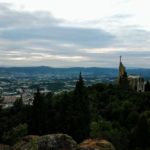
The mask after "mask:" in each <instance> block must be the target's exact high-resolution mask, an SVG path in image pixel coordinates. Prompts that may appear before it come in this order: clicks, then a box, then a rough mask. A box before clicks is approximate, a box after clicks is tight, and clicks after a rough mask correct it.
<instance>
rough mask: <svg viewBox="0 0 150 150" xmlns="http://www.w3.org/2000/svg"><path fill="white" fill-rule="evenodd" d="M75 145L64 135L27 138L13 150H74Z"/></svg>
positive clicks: (70, 138)
mask: <svg viewBox="0 0 150 150" xmlns="http://www.w3.org/2000/svg"><path fill="white" fill-rule="evenodd" d="M76 149H77V143H76V142H75V141H74V140H73V139H72V137H70V136H68V135H66V134H50V135H45V136H40V137H38V136H27V137H25V138H23V139H22V140H21V141H20V142H18V143H17V144H15V146H14V147H13V150H76Z"/></svg>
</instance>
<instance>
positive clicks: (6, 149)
mask: <svg viewBox="0 0 150 150" xmlns="http://www.w3.org/2000/svg"><path fill="white" fill-rule="evenodd" d="M0 150H11V148H10V146H8V145H3V144H0Z"/></svg>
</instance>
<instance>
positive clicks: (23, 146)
mask: <svg viewBox="0 0 150 150" xmlns="http://www.w3.org/2000/svg"><path fill="white" fill-rule="evenodd" d="M39 138H40V137H39V136H34V135H29V136H25V137H24V138H22V140H21V141H20V142H18V143H16V144H15V145H14V146H13V148H12V149H13V150H37V148H38V147H37V146H38V140H39Z"/></svg>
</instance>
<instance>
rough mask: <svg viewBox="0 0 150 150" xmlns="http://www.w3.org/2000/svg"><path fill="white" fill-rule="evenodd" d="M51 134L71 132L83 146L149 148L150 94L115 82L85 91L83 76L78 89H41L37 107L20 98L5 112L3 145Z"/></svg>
mask: <svg viewBox="0 0 150 150" xmlns="http://www.w3.org/2000/svg"><path fill="white" fill-rule="evenodd" d="M50 133H66V134H69V135H71V136H72V137H73V138H74V139H75V140H76V141H78V142H79V143H80V142H81V141H82V140H84V139H86V138H100V139H107V140H109V141H111V142H112V143H113V144H114V146H115V147H116V149H117V150H150V92H144V93H137V92H136V91H133V90H131V89H130V88H122V87H120V86H118V85H115V84H114V85H112V84H102V83H99V84H95V85H92V86H89V87H85V85H84V80H83V78H82V75H81V74H80V75H79V80H78V81H77V82H76V86H75V89H74V90H73V91H70V92H63V93H60V94H54V93H48V94H42V93H41V92H40V89H39V88H38V89H37V92H36V93H35V95H34V101H33V105H24V104H23V102H22V99H21V98H20V99H18V100H16V102H15V103H14V106H13V107H11V108H7V109H2V108H1V109H0V143H4V144H9V145H13V144H14V143H15V142H17V141H18V140H19V139H20V138H21V137H23V136H25V135H28V134H34V135H44V134H50Z"/></svg>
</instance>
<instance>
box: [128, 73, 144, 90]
mask: <svg viewBox="0 0 150 150" xmlns="http://www.w3.org/2000/svg"><path fill="white" fill-rule="evenodd" d="M128 81H129V85H130V87H131V88H132V89H133V90H136V91H137V92H145V84H146V83H145V81H144V78H143V77H141V76H139V75H129V76H128Z"/></svg>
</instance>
